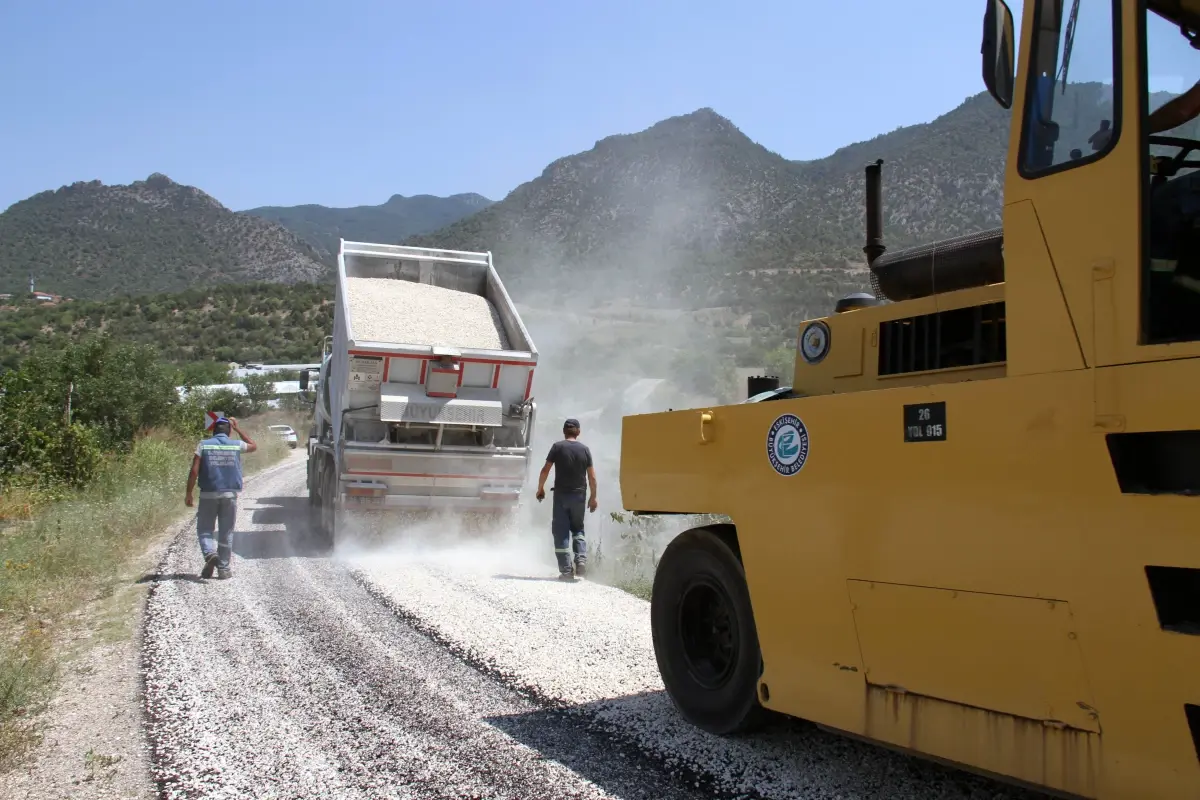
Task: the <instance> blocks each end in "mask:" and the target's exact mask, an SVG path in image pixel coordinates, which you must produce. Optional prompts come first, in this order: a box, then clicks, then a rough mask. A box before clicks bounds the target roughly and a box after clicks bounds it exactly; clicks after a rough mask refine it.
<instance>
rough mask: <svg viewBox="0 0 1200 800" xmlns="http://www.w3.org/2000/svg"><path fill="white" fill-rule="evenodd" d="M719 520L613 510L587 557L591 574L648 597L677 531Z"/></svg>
mask: <svg viewBox="0 0 1200 800" xmlns="http://www.w3.org/2000/svg"><path fill="white" fill-rule="evenodd" d="M719 522H725V523H728V522H731V520H729V518H727V517H722V516H719V515H716V514H695V515H684V516H673V517H653V516H646V517H635V516H633V515H632V514H626V513H624V512H621V511H613V512H611V513H610V514H608V515H607V516H606V517H605V518H604V519H602V520H601V524H600V525H599V526H597V527H598V530H597V535H596V537H595V539H594V542H595V543H594V545H590V546H591V547H592V550H593V552H592V553H591V554H590V555H589V557H588V578H589V579H591V580H594V581H597V582H599V583H605V584H608V585H609V586H615V587H616V588H618V589H620V590H622V591H624V592H628V593H629V594H631V595H634V596H635V597H640V598H642V599H643V600H649V599H650V594H651V592H652V590H653V588H654V573H655V571H656V570H657V569H658V562H659V559H661V558H662V554H663V550H665V549H666V547H667V545H668V544H669V543H670V542H671V540H672V539H674V538H675V536H677V535H678V534H680V533H682V532H683V531H685V530H688V529H691V528H699V527H703V526H704V525H710V524H714V523H719Z"/></svg>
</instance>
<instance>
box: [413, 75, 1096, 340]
mask: <svg viewBox="0 0 1200 800" xmlns="http://www.w3.org/2000/svg"><path fill="white" fill-rule="evenodd" d="M1108 91H1109V90H1108V89H1105V87H1103V86H1101V85H1100V84H1071V85H1068V87H1067V92H1066V94H1065V95H1063V96H1062V97H1060V98H1059V99H1058V100H1057V101H1056V102H1057V103H1060V104H1069V105H1068V107H1069V108H1070V111H1069V112H1068V113H1065V114H1064V115H1063V116H1064V117H1070V118H1071V119H1072V120H1073V121H1074V125H1073V126H1072V127H1067V126H1066V125H1064V127H1063V131H1062V140H1061V141H1062V145H1060V146H1062V147H1064V148H1065V147H1068V146H1069V147H1077V146H1082V147H1084V148H1085V150H1084V152H1090V151H1089V150H1087V149H1086V141H1087V137H1088V136H1090V135H1091V134H1092V133H1093V132H1094V131H1095V130H1096V129H1097V128H1098V126H1099V120H1100V116H1101V113H1102V111H1103V109H1104V105H1103V101H1104V100H1105V98H1106V97H1107V94H1106V92H1108ZM1009 120H1010V114H1009V112H1008V111H1006V110H1004V109H1002V108H1000V107H999V106H998V105H997V104H996V103H995V102H994V101H993V100H992V99H991V97H989V96H988V95H987V94H985V93H980V94H978V95H975V96H973V97H970V98H967V99H966V100H965V101H964V102H963V103H962V104H960V105H959V106H958V107H957V108H955V109H953V110H951V111H949V112H948V113H946V114H943V115H942V116H940V117H938V118H937V119H935V120H933V121H931V122H928V123H925V124H921V125H913V126H908V127H903V128H899V129H897V130H894V131H892V132H890V133H887V134H883V135H880V136H877V137H875V138H873V139H871V140H869V141H865V142H859V143H856V144H853V145H849V146H847V147H843V148H841V149H840V150H838V151H836V152H835V153H833V154H831V155H829V156H827V157H825V158H821V159H816V160H813V161H806V162H798V161H789V160H788V159H785V158H783V157H782V156H780V155H779V154H777V153H774V152H772V151H770V150H767V149H766V148H765V147H763V146H762V145H760V144H758V143H756V142H754V141H752V140H751V139H749V138H748V137H747V136H745V135H744V134H743V133H742V132H741V131H740V130H738V128H737V127H736V126H735V125H734V124H733V123H732V122H730V121H729V120H727V119H725V118H724V117H722V116H720V115H719V114H717V113H716V112H714V111H713V110H712V109H707V108H706V109H701V110H699V111H696V112H693V113H691V114H687V115H684V116H680V117H674V118H671V119H668V120H664V121H662V122H660V123H658V124H656V125H654V126H652V127H650V128H648V129H646V130H644V131H641V132H640V133H635V134H628V135H621V136H610V137H608V138H606V139H602V140H600V141H599V142H597V143H596V145H595V146H594V147H593V148H592V149H591V150H588V151H586V152H583V153H578V154H576V155H572V156H568V157H566V158H561V159H559V160H557V161H555V162H554V163H552V164H551V165H550V166H548V167H547V168H546V170H545V171H544V172H543V173H542V174H541V175H540V176H539V177H537V178H535V179H534V180H532V181H529V182H528V183H525V184H523V185H521V186H519V187H518V188H517V189H515V190H514V191H513V192H512V193H511V194H509V196H508V197H506V198H505V199H504V200H502V201H500V202H498V203H496V204H495V205H492V206H490V207H488V208H486V209H484V210H483V211H481V212H479V213H478V214H475V215H472V216H470V217H467V218H465V219H463V220H460V221H459V222H456V223H454V224H452V225H450V226H447V227H446V228H444V229H442V230H439V231H436V232H434V233H432V234H428V235H422V236H414V237H411V238H410V239H408V240H407V241H406V242H405V243H406V244H418V245H426V246H434V247H447V248H459V249H477V250H492V251H493V253H494V254H495V255H496V259H497V266H498V269H499V270H500V272H501V275H502V276H503V277H504V280H505V282H506V284H509V285H510V286H511V287H512V289H513V290H514V291H515V292H517V293H518V294H524V293H526V292H535V293H536V292H538V291H539V290H541V289H546V290H548V291H550V290H552V291H554V292H558V293H561V292H563V291H571V290H572V289H574V290H576V291H578V292H587V293H588V295H589V301H590V302H596V301H597V300H600V299H611V300H626V301H631V302H639V303H642V302H648V301H653V302H655V303H658V304H663V303H672V304H673V303H677V302H682V303H683V304H686V305H692V306H703V305H732V306H734V307H737V308H740V309H743V310H747V311H753V310H761V311H763V312H764V314H765V316H766V317H767V318H769V319H771V320H772V321H773V323H775V324H778V325H779V326H781V327H782V326H783V325H784V324H785V323H786V324H787V325H790V324H792V323H794V322H796V321H798V319H803V318H805V315H810V314H825V313H828V312H829V310H830V306H831V305H832V302H833V299H834V298H835V297H836V296H837V295H838V294H840V293H842V292H843V291H847V290H854V289H858V288H861V287H863V286H865V274H864V273H863V271H862V270H863V267H865V257H864V256H863V253H862V246H863V243H864V236H865V231H864V216H865V214H864V187H865V177H864V167H865V166H866V165H867V164H868V163H870V162H872V161H874V160H875V159H878V158H882V159H884V162H885V163H884V167H883V206H884V209H883V210H884V215H883V216H884V241H885V243H886V244H887V246H888V247H889V249H892V250H894V249H897V248H901V247H906V246H911V245H914V244H920V243H924V242H931V241H936V240H938V239H943V238H946V237H949V236H955V235H958V234H963V233H969V232H973V231H978V230H984V229H988V228H993V227H996V226H998V225H999V224H1000V209H1001V205H1002V200H1003V178H1004V160H1005V154H1006V149H1007V145H1008V133H1009ZM811 124H813V125H820V124H821V119H820V117H819V116H814V118H813V120H812V123H811Z"/></svg>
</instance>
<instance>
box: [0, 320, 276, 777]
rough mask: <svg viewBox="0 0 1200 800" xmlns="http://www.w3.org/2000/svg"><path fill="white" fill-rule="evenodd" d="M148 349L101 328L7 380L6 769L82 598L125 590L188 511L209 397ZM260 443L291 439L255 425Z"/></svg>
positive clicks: (2, 579)
mask: <svg viewBox="0 0 1200 800" xmlns="http://www.w3.org/2000/svg"><path fill="white" fill-rule="evenodd" d="M176 377H177V375H176V370H175V369H174V368H172V367H170V366H169V365H166V364H164V363H163V362H162V361H161V360H160V358H159V356H158V353H157V352H156V351H155V350H154V349H153V348H152V347H150V346H148V345H140V344H130V343H123V342H117V341H115V340H114V339H112V338H110V337H108V336H106V335H101V334H97V335H92V336H88V337H85V338H83V339H82V340H80V341H77V342H76V341H67V342H57V343H54V344H53V345H52V346H47V347H45V348H43V349H37V350H35V351H34V352H32V353H31V354H30V355H29V357H28V358H26V359H25V360H24V361H23V362H21V364H20V365H19V366H18V368H17V369H14V370H10V371H9V372H7V373H4V374H3V375H2V376H0V770H2V769H4V768H5V767H7V766H9V765H11V763H12V762H13V760H14V759H16V758H17V757H18V756H19V755H20V753H21V752H22V751H23V749H25V748H26V747H28V746H29V745H30V743H31V742H33V741H34V739H35V737H34V734H35V724H36V723H35V719H36V715H37V712H38V711H39V709H40V708H41V707H42V705H43V704H44V703H45V701H46V700H47V698H48V697H49V696H50V692H51V690H52V688H53V686H54V678H55V675H56V673H57V670H58V668H59V664H60V661H59V659H60V657H61V653H59V652H58V650H57V648H56V647H55V646H52V644H51V640H52V639H55V638H56V637H55V633H56V632H57V631H60V630H61V629H62V626H63V625H65V624H67V623H68V622H69V616H70V614H71V612H73V611H75V610H77V609H78V608H80V607H81V606H82V605H84V604H86V603H89V602H92V601H97V600H102V599H104V598H106V597H109V596H111V595H112V594H113V593H114V592H115V591H117V590H118V588H119V587H120V586H121V585H127V584H128V583H129V581H130V576H128V575H127V574H125V573H126V571H127V569H128V567H127V564H128V563H129V561H130V559H131V558H133V557H136V556H138V555H139V554H140V553H141V551H142V549H144V547H145V545H146V544H147V543H148V542H149V539H150V537H152V536H154V535H156V534H157V532H159V531H161V530H162V529H163V528H164V527H165V526H166V525H167V523H169V522H170V521H171V519H173V518H174V517H176V516H177V515H179V514H180V513H181V512H182V511H183V510H184V508H183V505H182V499H183V487H184V483H185V478H186V475H187V471H188V469H189V467H190V465H191V458H190V453H191V451H192V448H194V447H195V444H196V441H197V439H198V438H199V437H200V436H201V435H202V421H203V411H204V410H205V409H206V408H208V407H209V406H210V404H211V402H212V398H210V397H206V396H204V395H203V394H201V393H193V394H192V395H191V396H189V397H188V399H187V400H186V401H184V400H181V399H180V398H179V396H178V394H177V392H176V390H175V378H176ZM248 428H249V430H251V431H252V434H251V435H252V436H253V437H254V438H255V439H256V441H257V442H258V444H259V450H258V452H256V453H253V454H250V455H249V456H247V459H246V467H247V470H253V469H255V468H256V467H258V466H260V465H263V464H266V463H270V462H271V461H273V460H275V459H277V458H279V457H281V456H282V455H284V454H285V453H286V452H287V449H286V445H285V444H284V443H283V442H282V441H281V440H280V439H279V438H278V437H275V436H272V435H271V434H270V433H269V432H267V431H266V429H265V425H263V424H258V425H256V424H254V422H253V421H251V422H250V425H249V426H248Z"/></svg>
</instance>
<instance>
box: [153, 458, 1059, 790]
mask: <svg viewBox="0 0 1200 800" xmlns="http://www.w3.org/2000/svg"><path fill="white" fill-rule="evenodd" d="M302 456H303V454H296V455H295V456H293V457H292V458H290V459H288V460H287V461H286V462H285V463H284V464H282V465H280V466H278V467H275V468H272V469H271V470H268V471H266V472H264V473H262V474H260V475H258V476H255V477H254V478H252V479H250V480H249V481H248V482H247V490H246V492H245V493H244V494H243V496H242V503H241V507H240V509H239V516H238V531H239V538H238V540H237V542H236V544H235V553H236V554H237V558H235V560H234V564H233V569H234V576H233V579H232V580H229V581H215V580H214V581H200V579H199V578H196V577H194V576H195V575H196V573H197V571H198V569H199V566H200V564H199V556H198V549H197V547H196V545H195V539H194V532H193V531H192V530H191V529H188V530H185V531H183V532H181V534H180V537H179V538H178V539H177V540H176V541H175V543H174V544H173V545H172V546H171V547H170V549H169V551H168V553H167V554H166V556H165V558H164V561H163V563H162V565H161V566H160V568H159V573H160V574H159V577H158V580H157V583H156V584H155V588H154V591H153V593H152V595H151V597H150V600H149V603H148V607H147V611H146V614H147V617H146V629H145V634H144V636H145V641H144V643H143V669H144V680H145V695H146V709H147V715H148V723H147V724H148V731H149V735H150V743H151V746H152V756H153V773H154V778H155V780H156V782H157V784H158V788H159V792H160V795H161V796H162V797H168V798H176V797H188V798H191V797H230V798H232V797H249V796H253V797H259V798H300V797H304V798H317V797H321V798H360V797H361V798H367V797H371V798H383V797H387V798H514V800H516V799H517V798H529V799H530V800H533V799H535V798H648V799H650V798H655V799H658V798H661V799H662V800H673V799H674V798H700V797H714V796H719V797H738V796H742V797H762V798H781V799H784V798H843V799H844V800H850V798H914V799H916V798H920V800H927V799H929V800H932V799H933V798H988V800H1000V798H1032V797H1035V795H1032V794H1028V793H1023V792H1020V791H1018V790H1014V789H1011V788H1008V787H1005V786H1003V785H1000V784H996V783H993V782H990V781H987V780H984V779H981V778H975V777H973V776H969V775H967V774H965V773H960V772H957V771H954V770H950V769H947V768H943V767H940V766H936V765H932V764H928V763H925V762H922V761H919V760H916V759H912V758H908V757H904V756H900V755H896V754H893V753H891V752H889V751H886V750H883V749H881V748H877V747H873V746H870V745H864V744H860V743H858V742H854V741H851V740H848V739H845V738H842V737H838V736H834V735H832V734H827V733H824V732H822V731H820V730H819V729H817V728H815V727H814V726H811V725H808V724H806V723H799V722H790V721H784V722H780V723H778V724H777V725H776V726H775V727H774V728H773V729H771V730H769V731H767V732H764V733H762V734H758V735H756V736H753V737H750V738H742V739H720V738H717V737H712V736H709V735H707V734H704V733H701V732H699V731H697V730H695V729H693V728H691V727H690V726H688V725H686V724H685V723H684V722H683V721H682V720H681V719H680V718H679V717H678V715H677V714H676V713H675V711H674V709H673V708H672V707H671V704H670V701H669V699H668V698H667V697H666V696H665V694H664V693H663V691H662V684H661V681H660V680H659V679H658V675H657V671H656V669H655V666H654V655H653V651H652V649H651V645H650V630H649V613H648V609H649V606H648V604H647V603H645V602H644V601H641V600H638V599H637V598H634V597H631V596H629V595H627V594H625V593H623V592H621V591H619V590H616V589H612V588H610V587H606V586H601V585H597V584H594V583H590V582H588V581H580V582H577V583H574V584H563V583H559V582H557V581H556V580H554V579H553V575H554V573H555V568H554V562H553V555H552V553H551V552H550V542H549V533H548V532H547V531H542V530H541V529H540V528H537V529H535V530H534V531H533V532H531V533H528V532H527V533H526V534H525V535H524V536H522V537H515V538H510V539H508V540H506V541H503V542H493V543H490V544H489V543H485V542H481V541H479V540H478V539H472V538H458V537H454V538H451V536H452V532H449V531H428V530H427V531H416V532H415V533H414V534H413V537H412V538H413V539H414V541H412V542H411V543H409V544H407V545H404V546H398V547H392V548H390V549H389V551H388V552H386V553H384V552H381V551H379V550H359V551H357V552H343V553H340V554H339V556H338V557H337V558H329V557H327V556H326V555H325V554H323V553H321V552H320V551H319V550H318V549H317V548H315V547H314V546H312V544H310V541H311V540H310V535H309V527H308V522H307V514H308V505H307V503H308V501H307V498H306V496H305V491H304V462H303V457H302ZM539 510H540V511H544V512H546V513H548V509H536V510H535V512H534V513H535V515H536V514H537V512H538V511H539ZM541 522H542V521H541V520H540V519H539V521H538V524H540V523H541ZM542 527H546V526H544V525H543V526H542ZM547 530H548V529H547ZM543 533H544V534H545V535H544V536H543V535H542V534H543ZM543 540H545V541H543ZM1038 797H1040V795H1039V796H1038Z"/></svg>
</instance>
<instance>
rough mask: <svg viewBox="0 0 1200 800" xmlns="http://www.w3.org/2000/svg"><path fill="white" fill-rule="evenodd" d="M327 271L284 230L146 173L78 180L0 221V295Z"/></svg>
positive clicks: (291, 277)
mask: <svg viewBox="0 0 1200 800" xmlns="http://www.w3.org/2000/svg"><path fill="white" fill-rule="evenodd" d="M329 268H330V267H329V264H328V263H326V262H323V261H322V255H321V254H320V253H318V252H317V250H316V249H314V248H313V247H312V245H310V244H308V243H306V242H304V241H303V240H302V239H300V237H298V236H297V235H296V234H294V233H292V232H291V231H289V230H287V229H285V228H283V227H282V226H280V225H277V224H275V223H273V222H269V221H267V220H264V219H260V218H258V217H254V216H249V215H245V214H236V213H234V212H233V211H230V210H229V209H228V208H226V207H225V206H223V205H221V204H220V203H219V202H217V201H216V200H215V199H213V198H212V197H210V196H209V195H207V194H205V193H204V192H202V191H201V190H199V189H197V188H195V187H193V186H185V185H182V184H179V183H175V182H174V181H172V180H171V179H170V178H168V177H167V176H166V175H162V174H159V173H155V174H153V175H151V176H150V177H148V178H147V179H146V180H144V181H136V182H134V183H132V184H130V185H128V186H122V185H116V186H106V185H105V184H103V183H101V182H100V181H86V182H84V181H81V182H78V183H73V184H71V185H70V186H64V187H62V188H60V189H57V190H54V191H46V192H41V193H39V194H36V195H34V196H33V197H30V198H28V199H26V200H22V201H21V202H19V203H15V204H13V205H12V206H10V207H9V208H8V210H6V211H5V212H4V213H3V214H0V291H4V292H21V291H26V290H27V289H28V280H29V275H30V274H31V273H32V275H33V277H34V280H35V285H36V287H37V288H39V289H44V290H46V291H50V292H54V293H56V294H62V295H68V296H72V297H89V298H100V297H110V296H116V295H128V294H132V293H144V292H156V291H171V290H178V289H184V288H187V287H189V286H197V285H211V284H218V283H245V282H250V281H271V282H274V283H295V282H298V281H313V280H320V279H322V278H324V277H326V276H328V274H329Z"/></svg>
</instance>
